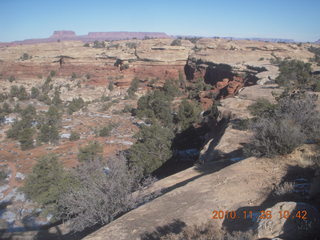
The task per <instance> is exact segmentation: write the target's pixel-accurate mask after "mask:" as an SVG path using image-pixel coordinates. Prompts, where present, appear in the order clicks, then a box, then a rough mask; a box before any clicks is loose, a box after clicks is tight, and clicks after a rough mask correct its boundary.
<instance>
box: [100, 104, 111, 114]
mask: <svg viewBox="0 0 320 240" xmlns="http://www.w3.org/2000/svg"><path fill="white" fill-rule="evenodd" d="M111 106H112V103H111V102H109V103H104V104H102V107H101V111H103V112H105V111H107V110H109V108H110V107H111Z"/></svg>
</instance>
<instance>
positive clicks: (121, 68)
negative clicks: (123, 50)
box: [120, 63, 129, 71]
mask: <svg viewBox="0 0 320 240" xmlns="http://www.w3.org/2000/svg"><path fill="white" fill-rule="evenodd" d="M125 69H129V64H128V63H125V64H122V65H121V66H120V71H122V70H125Z"/></svg>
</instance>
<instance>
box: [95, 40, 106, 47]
mask: <svg viewBox="0 0 320 240" xmlns="http://www.w3.org/2000/svg"><path fill="white" fill-rule="evenodd" d="M93 47H94V48H104V47H106V44H105V42H104V41H101V42H99V41H98V40H96V41H94V42H93Z"/></svg>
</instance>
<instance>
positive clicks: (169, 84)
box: [163, 80, 179, 98]
mask: <svg viewBox="0 0 320 240" xmlns="http://www.w3.org/2000/svg"><path fill="white" fill-rule="evenodd" d="M163 91H164V92H165V93H166V94H167V95H168V96H170V97H172V98H174V97H176V96H178V95H179V88H178V82H177V81H176V80H166V81H165V83H164V85H163Z"/></svg>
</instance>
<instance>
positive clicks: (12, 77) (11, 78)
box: [8, 75, 16, 83]
mask: <svg viewBox="0 0 320 240" xmlns="http://www.w3.org/2000/svg"><path fill="white" fill-rule="evenodd" d="M15 80H16V78H15V76H12V75H11V76H10V77H9V78H8V81H9V82H11V83H12V82H13V81H15Z"/></svg>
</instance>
